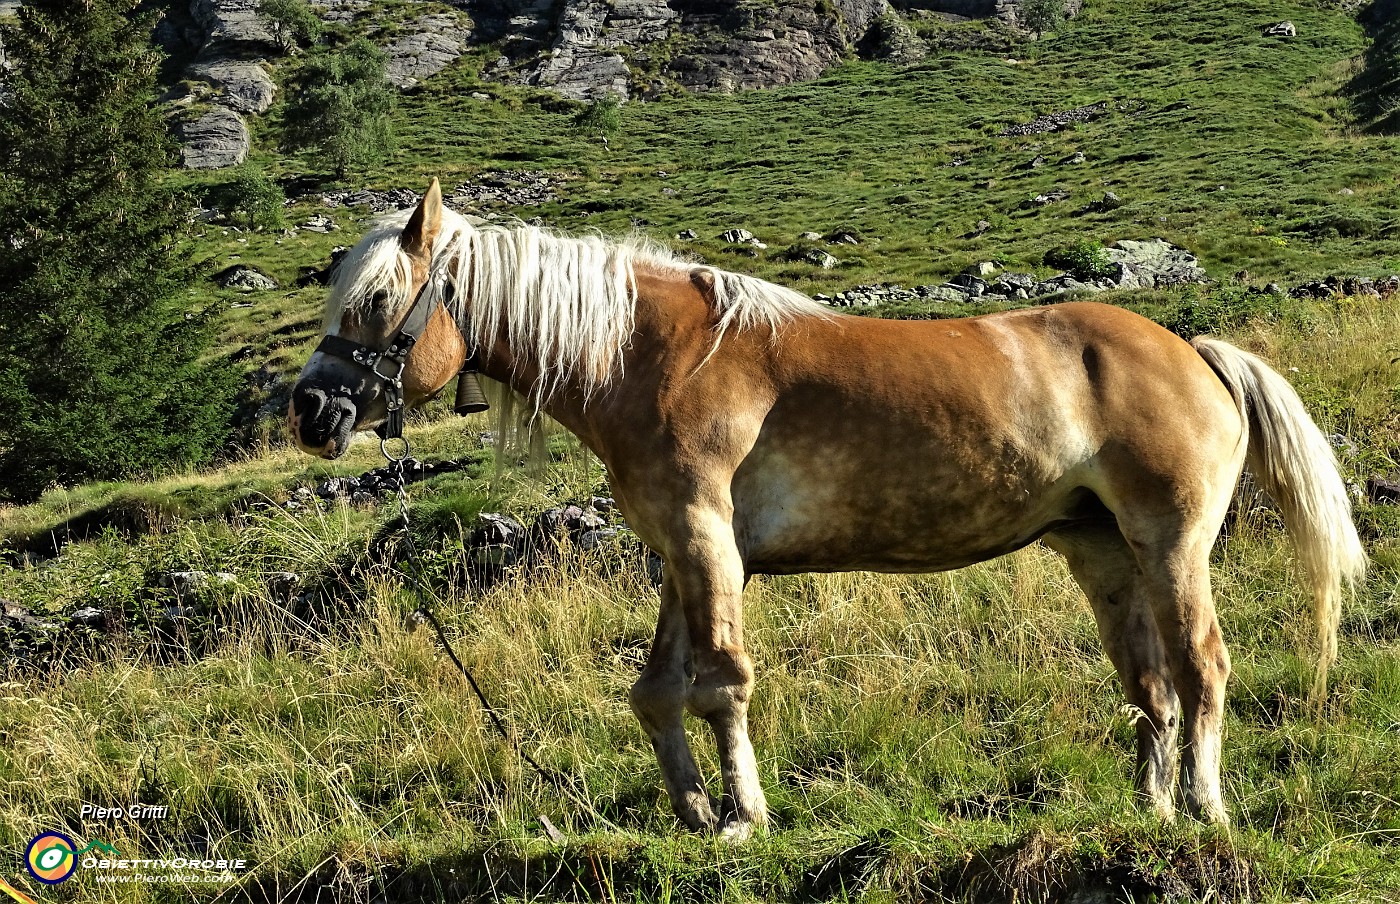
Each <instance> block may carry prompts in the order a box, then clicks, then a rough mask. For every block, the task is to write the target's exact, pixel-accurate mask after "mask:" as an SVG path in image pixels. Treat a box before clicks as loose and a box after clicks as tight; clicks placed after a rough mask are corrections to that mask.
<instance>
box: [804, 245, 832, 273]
mask: <svg viewBox="0 0 1400 904" xmlns="http://www.w3.org/2000/svg"><path fill="white" fill-rule="evenodd" d="M802 259H803V260H804V261H806V262H807V263H809V264H815V265H817V266H818V267H821V268H822V269H823V270H830V269H831V268H832V267H834V266H836V265H837V264H839V263H840V261H838V260H837V259H836V257H835V255H831V254H827V253H826V252H825V251H823V250H821V249H820V248H809V249H807V251H806V252H804V253H803V255H802Z"/></svg>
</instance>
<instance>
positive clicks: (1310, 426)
mask: <svg viewBox="0 0 1400 904" xmlns="http://www.w3.org/2000/svg"><path fill="white" fill-rule="evenodd" d="M1191 344H1192V345H1193V346H1194V347H1195V349H1196V351H1197V352H1198V353H1199V354H1200V356H1201V357H1202V358H1204V359H1205V360H1206V363H1207V364H1209V365H1210V366H1211V368H1212V369H1213V370H1214V371H1215V373H1216V375H1217V376H1219V377H1220V380H1221V382H1223V383H1224V384H1225V386H1226V388H1228V389H1229V390H1230V394H1231V395H1232V396H1234V397H1235V405H1236V406H1238V408H1239V409H1240V416H1241V417H1242V418H1244V422H1245V429H1246V431H1247V432H1248V443H1249V447H1248V453H1247V454H1248V458H1247V461H1248V464H1249V470H1250V473H1251V474H1253V475H1254V479H1255V480H1256V481H1258V483H1259V485H1260V487H1261V488H1262V489H1263V490H1264V492H1266V493H1268V494H1269V496H1270V497H1271V498H1272V499H1273V500H1274V502H1275V504H1277V505H1278V507H1279V510H1280V511H1281V512H1282V513H1283V521H1284V524H1285V525H1287V527H1288V532H1289V534H1290V535H1292V537H1293V545H1294V547H1295V548H1296V549H1297V550H1298V558H1299V559H1300V560H1301V561H1302V564H1303V571H1304V573H1305V575H1306V576H1307V581H1308V584H1309V585H1310V586H1311V588H1312V594H1313V612H1314V617H1315V618H1316V621H1317V633H1318V661H1317V681H1316V685H1315V686H1314V692H1315V693H1316V694H1317V695H1318V696H1319V698H1320V697H1321V694H1322V693H1323V692H1324V690H1325V688H1326V685H1327V669H1328V666H1330V665H1331V664H1332V663H1333V662H1334V661H1335V660H1336V658H1337V625H1338V623H1339V621H1340V620H1341V613H1342V596H1343V590H1344V588H1345V589H1346V590H1350V589H1352V588H1353V587H1354V586H1355V585H1356V584H1357V583H1358V582H1360V581H1361V579H1362V578H1363V577H1364V575H1365V573H1366V553H1365V552H1364V551H1363V550H1362V548H1361V539H1360V538H1359V537H1358V536H1357V535H1356V526H1355V525H1354V524H1353V523H1352V520H1351V499H1350V498H1349V497H1348V495H1347V488H1346V484H1345V483H1344V482H1343V480H1342V475H1341V472H1340V471H1339V470H1338V467H1337V459H1336V456H1335V455H1334V454H1333V451H1332V446H1331V444H1330V443H1329V442H1328V441H1327V437H1325V436H1323V435H1322V431H1321V430H1319V429H1318V427H1317V424H1315V423H1313V420H1312V418H1310V417H1309V416H1308V413H1307V411H1306V410H1305V409H1304V408H1303V402H1302V400H1301V399H1299V398H1298V394H1297V393H1296V392H1294V391H1293V387H1292V386H1290V385H1288V381H1287V380H1285V379H1284V378H1283V377H1282V376H1280V375H1279V374H1278V372H1277V371H1275V370H1273V369H1272V368H1271V367H1269V365H1267V364H1265V363H1264V362H1263V361H1261V360H1260V359H1259V358H1256V357H1255V356H1254V355H1251V354H1249V353H1248V352H1245V351H1241V350H1240V349H1237V348H1235V347H1234V346H1233V345H1230V344H1229V343H1226V342H1221V341H1219V340H1218V339H1206V338H1198V339H1196V340H1194V341H1193V342H1192V343H1191Z"/></svg>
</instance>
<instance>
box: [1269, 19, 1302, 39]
mask: <svg viewBox="0 0 1400 904" xmlns="http://www.w3.org/2000/svg"><path fill="white" fill-rule="evenodd" d="M1264 37H1266V38H1296V37H1298V26H1296V25H1294V24H1293V23H1292V22H1287V21H1284V22H1279V23H1278V24H1276V25H1270V26H1269V27H1268V28H1265V29H1264Z"/></svg>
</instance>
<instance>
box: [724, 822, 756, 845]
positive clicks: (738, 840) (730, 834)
mask: <svg viewBox="0 0 1400 904" xmlns="http://www.w3.org/2000/svg"><path fill="white" fill-rule="evenodd" d="M755 830H756V828H755V826H754V824H753V823H751V822H740V821H739V820H733V821H731V822H729V823H726V824H725V825H724V826H722V827H721V828H720V830H719V834H718V838H719V840H720V841H723V842H724V843H725V844H743V843H744V842H746V841H748V840H749V839H750V838H752V837H753V836H754V832H755Z"/></svg>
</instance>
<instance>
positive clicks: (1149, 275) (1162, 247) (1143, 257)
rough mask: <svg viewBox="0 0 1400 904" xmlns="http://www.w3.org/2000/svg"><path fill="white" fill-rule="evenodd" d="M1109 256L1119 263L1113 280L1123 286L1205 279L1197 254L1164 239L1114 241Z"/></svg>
mask: <svg viewBox="0 0 1400 904" xmlns="http://www.w3.org/2000/svg"><path fill="white" fill-rule="evenodd" d="M1106 250H1107V252H1108V258H1109V260H1110V261H1111V262H1112V263H1113V264H1115V265H1119V266H1118V267H1116V268H1115V272H1114V274H1113V276H1111V277H1110V280H1111V281H1112V282H1113V284H1114V285H1115V286H1117V287H1119V288H1123V289H1137V288H1143V289H1164V288H1166V287H1168V286H1179V285H1183V284H1186V283H1197V282H1203V281H1205V279H1206V271H1205V270H1203V269H1201V266H1200V263H1199V262H1198V261H1197V260H1196V256H1195V255H1193V254H1192V253H1191V252H1189V251H1187V250H1186V249H1184V248H1178V247H1177V246H1175V245H1173V244H1171V243H1170V242H1168V241H1166V240H1164V239H1150V240H1148V241H1145V242H1136V241H1131V240H1128V239H1124V240H1122V241H1118V242H1114V243H1113V244H1112V245H1110V246H1108V248H1107V249H1106Z"/></svg>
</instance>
